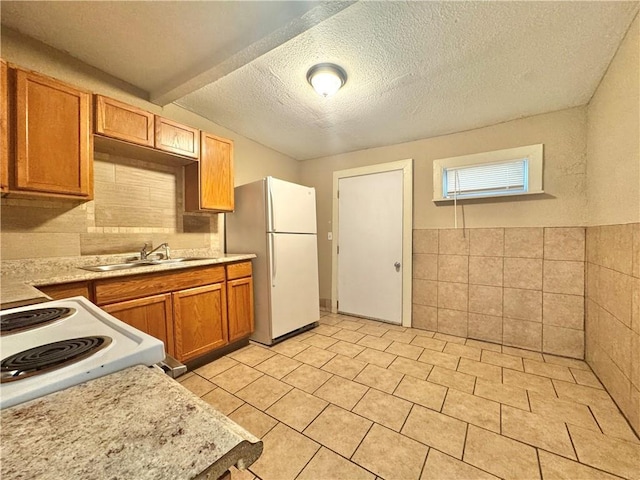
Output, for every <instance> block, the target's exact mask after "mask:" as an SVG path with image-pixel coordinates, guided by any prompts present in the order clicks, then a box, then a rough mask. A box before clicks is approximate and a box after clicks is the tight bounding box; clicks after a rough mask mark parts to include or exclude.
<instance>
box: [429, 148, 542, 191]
mask: <svg viewBox="0 0 640 480" xmlns="http://www.w3.org/2000/svg"><path fill="white" fill-rule="evenodd" d="M542 167H543V145H542V144H537V145H527V146H524V147H516V148H508V149H505V150H494V151H492V152H483V153H473V154H471V155H464V156H461V157H451V158H441V159H438V160H434V161H433V201H434V202H436V203H437V202H443V203H447V202H451V201H454V200H465V199H471V198H487V199H489V198H491V197H503V196H510V195H535V194H541V193H544V190H543V189H542Z"/></svg>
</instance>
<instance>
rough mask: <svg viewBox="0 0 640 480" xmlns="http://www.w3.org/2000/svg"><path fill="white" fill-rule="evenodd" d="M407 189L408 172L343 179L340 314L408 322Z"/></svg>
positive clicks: (339, 267)
mask: <svg viewBox="0 0 640 480" xmlns="http://www.w3.org/2000/svg"><path fill="white" fill-rule="evenodd" d="M402 189H403V172H402V170H393V171H387V172H381V173H373V174H369V175H360V176H354V177H346V178H340V179H339V183H338V191H339V199H338V234H339V239H338V248H339V251H338V311H339V312H342V313H347V314H353V315H359V316H364V317H369V318H376V319H380V320H385V321H388V322H392V323H398V324H400V323H402V231H403V210H402V201H403V191H402Z"/></svg>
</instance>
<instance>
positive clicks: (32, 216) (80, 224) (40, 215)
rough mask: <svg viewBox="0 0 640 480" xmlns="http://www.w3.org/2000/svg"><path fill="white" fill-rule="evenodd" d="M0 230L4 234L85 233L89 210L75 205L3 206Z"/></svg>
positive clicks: (0, 216)
mask: <svg viewBox="0 0 640 480" xmlns="http://www.w3.org/2000/svg"><path fill="white" fill-rule="evenodd" d="M35 205H37V204H35ZM0 228H1V229H2V233H84V232H86V230H87V210H86V207H85V206H84V205H77V204H75V203H73V204H70V205H65V203H61V204H60V206H59V208H40V207H37V206H29V207H26V206H6V205H3V206H2V215H0Z"/></svg>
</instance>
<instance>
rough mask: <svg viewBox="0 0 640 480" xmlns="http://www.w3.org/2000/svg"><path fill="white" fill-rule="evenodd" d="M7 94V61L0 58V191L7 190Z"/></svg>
mask: <svg viewBox="0 0 640 480" xmlns="http://www.w3.org/2000/svg"><path fill="white" fill-rule="evenodd" d="M8 102H9V94H8V91H7V62H5V61H4V60H1V59H0V192H2V193H3V194H4V193H7V191H9V131H8V130H7V122H8V119H9V109H8V107H7V105H8Z"/></svg>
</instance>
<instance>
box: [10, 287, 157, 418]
mask: <svg viewBox="0 0 640 480" xmlns="http://www.w3.org/2000/svg"><path fill="white" fill-rule="evenodd" d="M0 325H1V327H0V332H1V335H0V357H1V360H0V380H1V383H0V408H6V407H11V406H13V405H17V404H20V403H23V402H26V401H28V400H32V399H35V398H38V397H41V396H43V395H47V394H49V393H53V392H56V391H58V390H63V389H65V388H68V387H71V386H73V385H77V384H79V383H83V382H86V381H88V380H93V379H95V378H98V377H102V376H104V375H109V374H111V373H114V372H117V371H119V370H123V369H125V368H128V367H132V366H134V365H148V366H152V365H154V364H156V363H159V362H161V361H162V360H164V358H165V352H164V344H163V343H162V342H161V341H160V340H158V339H156V338H154V337H151V336H150V335H147V334H145V333H143V332H140V331H139V330H137V329H135V328H133V327H131V326H129V325H127V324H126V323H124V322H121V321H120V320H118V319H116V318H114V317H113V316H111V315H109V314H108V313H106V312H104V311H103V310H101V309H100V308H98V307H97V306H95V305H94V304H93V303H91V302H90V301H89V300H87V299H86V298H84V297H72V298H68V299H65V300H55V301H51V302H45V303H39V304H36V305H30V306H27V307H19V308H13V309H9V310H3V311H2V312H1V319H0Z"/></svg>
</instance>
